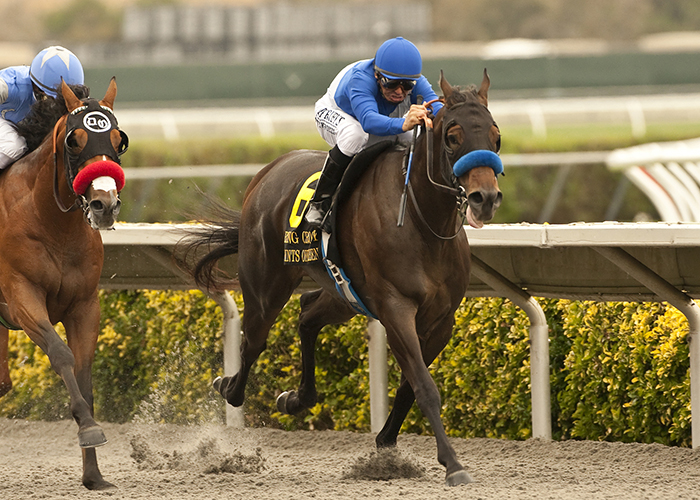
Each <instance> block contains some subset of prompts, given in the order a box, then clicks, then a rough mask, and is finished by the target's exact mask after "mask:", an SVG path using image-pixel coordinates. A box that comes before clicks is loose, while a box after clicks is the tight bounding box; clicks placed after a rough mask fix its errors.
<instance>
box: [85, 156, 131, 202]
mask: <svg viewBox="0 0 700 500" xmlns="http://www.w3.org/2000/svg"><path fill="white" fill-rule="evenodd" d="M105 176H106V177H111V178H112V179H114V182H115V183H116V184H117V191H121V190H122V188H123V187H124V182H125V179H124V170H122V167H120V166H119V165H118V164H117V163H115V162H113V161H111V160H101V161H96V162H95V163H91V164H89V165H88V166H86V167H85V168H83V169H82V170H81V171H80V172H78V175H76V176H75V180H74V181H73V191H75V194H77V195H82V194H84V193H85V191H87V188H88V187H89V186H90V184H92V181H94V180H95V179H97V178H98V177H105Z"/></svg>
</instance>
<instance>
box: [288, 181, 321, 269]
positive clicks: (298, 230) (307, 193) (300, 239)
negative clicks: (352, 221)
mask: <svg viewBox="0 0 700 500" xmlns="http://www.w3.org/2000/svg"><path fill="white" fill-rule="evenodd" d="M320 176H321V172H320V171H318V172H314V173H313V174H311V175H310V176H309V177H308V178H307V179H305V180H304V182H303V183H302V184H301V185H300V186H299V190H298V192H297V195H296V196H295V197H294V202H293V203H292V207H291V209H290V211H289V217H288V218H287V226H286V228H285V231H284V263H285V265H290V266H301V265H305V264H314V263H317V262H321V234H320V233H321V230H320V229H318V228H316V227H314V228H311V227H309V223H308V222H306V219H305V218H304V214H305V213H306V209H307V208H308V206H309V201H310V200H311V198H312V197H313V195H314V189H315V188H316V183H317V182H318V178H319V177H320Z"/></svg>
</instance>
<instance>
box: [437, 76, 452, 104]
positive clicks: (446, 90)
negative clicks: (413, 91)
mask: <svg viewBox="0 0 700 500" xmlns="http://www.w3.org/2000/svg"><path fill="white" fill-rule="evenodd" d="M438 85H440V88H441V89H442V96H443V97H444V98H445V101H447V99H448V98H449V97H450V96H451V95H452V85H450V84H449V82H448V81H447V80H445V75H444V74H443V73H442V70H440V80H438Z"/></svg>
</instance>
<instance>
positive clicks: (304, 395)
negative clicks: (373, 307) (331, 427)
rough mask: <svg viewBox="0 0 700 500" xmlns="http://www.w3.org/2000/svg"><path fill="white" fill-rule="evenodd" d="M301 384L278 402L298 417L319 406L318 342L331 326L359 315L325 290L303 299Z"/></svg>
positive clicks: (283, 409)
mask: <svg viewBox="0 0 700 500" xmlns="http://www.w3.org/2000/svg"><path fill="white" fill-rule="evenodd" d="M300 305H301V313H300V314H299V337H300V339H301V383H300V384H299V391H298V392H297V391H285V392H283V393H282V394H280V395H279V397H278V398H277V409H278V410H279V411H280V412H282V413H287V414H290V415H294V414H296V413H299V412H300V411H302V410H304V409H307V408H312V407H313V406H314V405H315V404H316V356H315V351H316V339H317V338H318V334H319V332H320V331H321V328H323V327H324V326H326V325H328V324H335V323H345V322H346V321H348V320H349V319H350V318H352V317H353V316H354V315H355V313H354V312H353V311H352V310H350V309H349V308H348V307H347V306H345V304H343V303H341V302H340V301H339V300H338V299H337V298H335V297H334V296H330V295H329V294H328V293H326V292H324V291H323V290H315V291H313V292H307V293H305V294H303V295H302V296H301V298H300Z"/></svg>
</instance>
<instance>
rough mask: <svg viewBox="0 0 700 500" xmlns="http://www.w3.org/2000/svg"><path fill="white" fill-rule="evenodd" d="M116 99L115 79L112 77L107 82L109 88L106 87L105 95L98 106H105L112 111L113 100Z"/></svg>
mask: <svg viewBox="0 0 700 500" xmlns="http://www.w3.org/2000/svg"><path fill="white" fill-rule="evenodd" d="M116 97H117V79H116V77H114V76H113V77H112V79H111V80H110V81H109V86H108V87H107V93H106V94H105V96H104V98H103V99H102V100H101V101H100V104H102V105H104V106H107V107H108V108H109V109H111V110H114V99H115V98H116Z"/></svg>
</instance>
